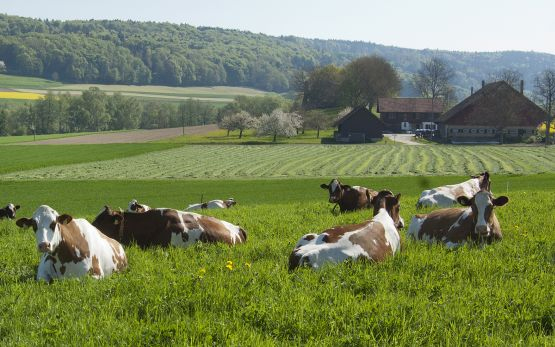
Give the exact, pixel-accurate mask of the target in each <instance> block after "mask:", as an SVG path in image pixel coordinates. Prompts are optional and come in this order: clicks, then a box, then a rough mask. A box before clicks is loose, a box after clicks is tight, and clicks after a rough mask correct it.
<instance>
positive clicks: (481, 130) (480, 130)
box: [478, 128, 486, 134]
mask: <svg viewBox="0 0 555 347" xmlns="http://www.w3.org/2000/svg"><path fill="white" fill-rule="evenodd" d="M485 132H486V129H484V128H480V129H478V134H484V133H485Z"/></svg>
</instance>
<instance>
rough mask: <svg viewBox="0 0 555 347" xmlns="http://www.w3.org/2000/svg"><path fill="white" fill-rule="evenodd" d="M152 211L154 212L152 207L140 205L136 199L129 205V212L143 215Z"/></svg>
mask: <svg viewBox="0 0 555 347" xmlns="http://www.w3.org/2000/svg"><path fill="white" fill-rule="evenodd" d="M150 210H152V209H151V208H150V206H147V205H145V204H139V202H138V201H137V200H135V199H133V200H131V201H129V204H128V205H127V212H135V213H143V212H146V211H150Z"/></svg>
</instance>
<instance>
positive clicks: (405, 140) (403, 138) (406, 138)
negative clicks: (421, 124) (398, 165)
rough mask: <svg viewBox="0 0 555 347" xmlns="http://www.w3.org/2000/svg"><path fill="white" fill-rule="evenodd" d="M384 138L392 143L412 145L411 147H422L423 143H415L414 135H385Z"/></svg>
mask: <svg viewBox="0 0 555 347" xmlns="http://www.w3.org/2000/svg"><path fill="white" fill-rule="evenodd" d="M384 136H385V137H387V138H388V139H390V140H392V141H395V142H399V143H402V144H405V145H411V146H419V145H422V143H418V142H416V141H414V135H412V134H384Z"/></svg>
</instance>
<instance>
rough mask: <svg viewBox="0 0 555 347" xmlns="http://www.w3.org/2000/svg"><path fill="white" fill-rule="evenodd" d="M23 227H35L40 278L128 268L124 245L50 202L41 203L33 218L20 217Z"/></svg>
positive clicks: (99, 274) (101, 273)
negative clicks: (51, 204)
mask: <svg viewBox="0 0 555 347" xmlns="http://www.w3.org/2000/svg"><path fill="white" fill-rule="evenodd" d="M16 224H17V226H19V227H20V228H28V227H32V228H33V230H34V231H35V239H36V243H37V248H38V250H39V252H41V253H42V256H41V260H40V263H39V267H38V271H37V281H41V280H43V281H46V282H48V283H50V282H52V280H54V279H63V278H68V277H82V276H85V275H87V274H90V275H91V276H92V277H93V278H96V279H100V278H103V277H105V276H109V275H110V274H112V273H113V272H120V271H123V270H124V269H126V268H127V257H126V255H125V252H124V250H123V247H122V246H121V245H120V244H119V242H117V241H116V240H114V239H111V238H109V237H107V236H105V235H104V234H102V233H101V232H99V231H98V230H97V229H96V228H95V227H94V226H92V225H91V224H90V223H89V222H88V221H87V220H86V219H73V217H71V216H70V215H67V214H63V215H61V216H60V215H59V214H58V212H56V211H55V210H54V209H52V208H51V207H50V206H46V205H42V206H40V207H39V208H38V209H37V210H36V211H35V213H34V214H33V216H32V217H31V218H20V219H18V220H17V221H16Z"/></svg>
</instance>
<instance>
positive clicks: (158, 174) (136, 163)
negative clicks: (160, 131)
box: [0, 143, 555, 179]
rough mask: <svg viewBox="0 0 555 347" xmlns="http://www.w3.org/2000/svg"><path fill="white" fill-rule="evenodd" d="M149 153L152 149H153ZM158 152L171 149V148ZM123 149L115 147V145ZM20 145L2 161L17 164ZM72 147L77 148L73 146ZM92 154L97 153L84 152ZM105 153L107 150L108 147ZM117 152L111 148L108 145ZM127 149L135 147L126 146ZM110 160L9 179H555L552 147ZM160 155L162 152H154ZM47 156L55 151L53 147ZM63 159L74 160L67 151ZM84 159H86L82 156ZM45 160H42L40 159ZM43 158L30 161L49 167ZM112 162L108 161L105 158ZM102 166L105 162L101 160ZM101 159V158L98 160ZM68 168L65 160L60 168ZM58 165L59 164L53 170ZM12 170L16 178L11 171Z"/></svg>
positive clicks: (260, 149)
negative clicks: (514, 176)
mask: <svg viewBox="0 0 555 347" xmlns="http://www.w3.org/2000/svg"><path fill="white" fill-rule="evenodd" d="M152 145H153V146H154V144H152ZM159 145H171V143H168V144H163V143H160V144H159ZM119 146H121V145H119ZM17 147H18V146H9V148H8V147H6V148H5V151H3V152H2V153H0V160H1V159H2V156H4V157H5V156H8V157H10V156H11V157H14V158H17V157H18V155H17V154H16V153H17V151H18V149H17ZM76 148H78V147H76ZM90 148H91V150H93V148H95V147H90ZM106 148H110V147H106ZM114 148H117V146H114ZM129 148H134V147H132V145H131V146H130V147H129ZM146 148H149V147H148V144H145V145H142V147H137V148H136V149H135V150H134V153H135V154H137V155H136V156H133V157H127V158H119V157H118V159H114V160H105V161H93V160H82V162H84V163H83V164H75V165H64V166H56V167H54V166H53V165H49V167H48V168H43V169H36V170H32V171H26V172H22V170H25V169H27V167H18V165H17V164H15V163H11V162H10V161H9V160H3V161H2V162H8V163H10V165H9V167H11V169H10V170H9V171H6V170H5V169H4V170H3V172H5V173H8V172H10V173H9V174H7V175H4V176H0V177H1V178H4V179H5V178H11V179H36V178H51V179H141V178H157V179H158V178H167V179H175V178H244V179H247V178H279V177H284V178H285V177H286V178H294V177H333V176H361V177H364V176H405V175H467V174H468V175H469V174H476V173H479V172H482V171H484V170H488V171H490V172H491V173H494V174H533V173H543V172H555V161H554V160H552V158H553V157H554V155H555V148H548V149H545V148H543V147H504V146H406V145H400V144H396V145H392V144H370V145H310V144H307V145H296V144H287V145H252V146H246V145H189V146H182V147H178V148H173V149H168V150H164V151H160V152H157V153H146V154H141V149H146ZM160 149H163V147H160ZM52 150H53V151H54V150H56V151H58V150H60V151H63V150H64V149H63V148H61V149H58V148H57V147H54V146H53V147H52ZM45 151H48V149H46V150H45ZM67 151H68V152H67V153H68V154H67V155H68V156H72V157H79V156H75V155H73V154H72V152H71V151H70V150H69V149H67ZM85 157H89V155H87V156H85ZM41 158H44V159H41ZM48 158H49V157H48V156H45V157H37V158H36V161H35V162H36V163H37V164H36V166H35V167H36V168H39V167H41V166H40V165H39V164H38V162H40V161H42V160H44V161H46V162H48V161H49V159H48ZM111 158H113V157H111ZM104 159H110V157H105V158H104ZM96 160H100V159H96ZM64 163H68V164H69V163H71V160H69V159H68V160H67V161H64ZM58 165H62V164H58ZM16 171H17V172H16Z"/></svg>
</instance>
